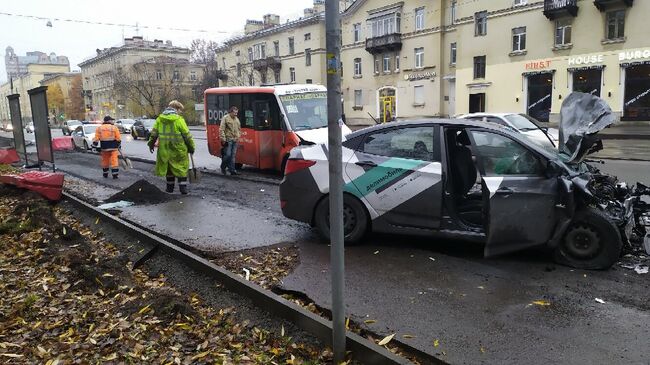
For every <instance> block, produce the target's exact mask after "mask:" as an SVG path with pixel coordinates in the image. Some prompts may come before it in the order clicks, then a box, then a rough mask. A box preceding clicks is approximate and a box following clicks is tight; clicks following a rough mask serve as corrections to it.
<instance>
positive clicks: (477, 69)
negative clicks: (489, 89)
mask: <svg viewBox="0 0 650 365" xmlns="http://www.w3.org/2000/svg"><path fill="white" fill-rule="evenodd" d="M474 78H475V79H484V78H485V56H477V57H474Z"/></svg>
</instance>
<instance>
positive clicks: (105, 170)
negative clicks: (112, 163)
mask: <svg viewBox="0 0 650 365" xmlns="http://www.w3.org/2000/svg"><path fill="white" fill-rule="evenodd" d="M102 176H104V179H108V168H105V169H102Z"/></svg>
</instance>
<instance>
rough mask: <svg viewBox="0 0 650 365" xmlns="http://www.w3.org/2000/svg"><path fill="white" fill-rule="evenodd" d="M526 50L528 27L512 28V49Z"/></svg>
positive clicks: (516, 50) (514, 50)
mask: <svg viewBox="0 0 650 365" xmlns="http://www.w3.org/2000/svg"><path fill="white" fill-rule="evenodd" d="M525 50H526V27H518V28H513V29H512V51H513V52H522V51H525Z"/></svg>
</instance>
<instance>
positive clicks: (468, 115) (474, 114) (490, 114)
mask: <svg viewBox="0 0 650 365" xmlns="http://www.w3.org/2000/svg"><path fill="white" fill-rule="evenodd" d="M513 114H519V113H469V114H463V115H461V116H460V117H459V118H469V117H500V118H503V117H505V116H506V115H513Z"/></svg>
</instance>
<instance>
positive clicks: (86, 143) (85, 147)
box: [84, 141, 90, 151]
mask: <svg viewBox="0 0 650 365" xmlns="http://www.w3.org/2000/svg"><path fill="white" fill-rule="evenodd" d="M89 149H90V148H89V147H88V142H87V141H84V150H86V151H88V150H89Z"/></svg>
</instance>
